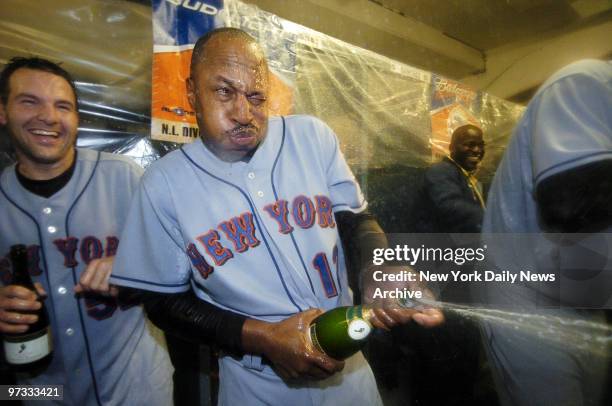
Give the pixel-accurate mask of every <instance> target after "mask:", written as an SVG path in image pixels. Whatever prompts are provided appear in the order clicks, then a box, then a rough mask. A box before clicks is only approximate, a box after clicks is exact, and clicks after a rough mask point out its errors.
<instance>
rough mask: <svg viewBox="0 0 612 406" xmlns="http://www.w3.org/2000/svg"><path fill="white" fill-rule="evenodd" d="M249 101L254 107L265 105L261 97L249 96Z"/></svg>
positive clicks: (263, 98)
mask: <svg viewBox="0 0 612 406" xmlns="http://www.w3.org/2000/svg"><path fill="white" fill-rule="evenodd" d="M249 101H250V102H251V104H252V105H254V106H260V105H262V104H263V103H265V101H266V98H265V97H262V96H249Z"/></svg>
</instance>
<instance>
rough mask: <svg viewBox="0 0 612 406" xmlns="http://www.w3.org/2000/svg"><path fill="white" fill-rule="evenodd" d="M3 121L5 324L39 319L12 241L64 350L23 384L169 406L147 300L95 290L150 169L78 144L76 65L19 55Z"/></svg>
mask: <svg viewBox="0 0 612 406" xmlns="http://www.w3.org/2000/svg"><path fill="white" fill-rule="evenodd" d="M0 96H1V102H2V103H1V104H0V124H2V125H4V126H5V127H6V129H7V130H8V133H9V135H10V138H11V141H12V144H13V146H14V149H15V153H16V156H17V163H16V164H15V165H13V166H9V167H7V168H6V169H5V170H4V171H3V173H2V176H1V178H0V218H2V222H0V277H1V279H2V283H3V286H2V287H0V331H1V332H2V333H20V332H24V331H26V330H27V325H28V324H31V323H34V322H35V320H36V317H37V316H35V315H32V314H27V311H29V310H30V311H31V310H35V309H38V308H40V306H41V305H40V302H39V301H37V300H36V299H37V297H36V295H35V294H34V293H33V292H32V291H30V290H28V289H25V288H23V287H20V286H16V285H10V281H11V264H10V262H9V261H8V259H7V255H8V253H9V249H10V247H11V246H12V245H15V244H25V245H26V246H27V249H28V254H29V266H30V269H29V272H30V274H31V275H32V278H33V280H34V281H35V282H36V283H37V284H38V288H39V291H40V292H39V293H41V294H43V295H44V296H46V298H45V303H46V306H47V309H48V312H49V318H50V324H51V329H52V333H53V342H54V349H53V350H54V352H53V359H52V361H51V363H50V364H49V365H48V366H46V367H45V368H44V369H43V370H38V371H32V372H31V373H28V374H24V375H20V376H18V380H19V382H20V383H22V384H31V385H51V384H53V385H63V396H64V398H63V402H64V404H68V405H106V404H113V405H138V404H147V405H160V406H161V405H164V406H165V405H169V404H171V402H172V400H171V399H172V398H171V395H172V380H171V373H172V368H171V366H170V363H169V360H168V356H167V353H166V351H165V349H164V348H163V346H162V345H161V344H160V342H159V340H156V339H155V338H154V337H153V335H152V334H151V332H150V330H149V328H148V327H147V325H146V324H145V318H144V315H143V311H142V308H141V307H140V306H130V305H127V304H126V303H120V302H119V301H117V299H116V298H114V297H104V296H100V295H95V294H91V293H90V292H84V291H83V287H82V286H81V282H82V283H83V284H85V285H92V284H93V285H97V284H99V283H101V282H102V281H103V280H104V279H105V278H106V277H107V275H108V274H109V273H110V269H111V265H112V258H113V256H114V255H115V252H116V250H117V246H118V242H119V239H118V237H119V231H120V227H121V225H122V224H123V223H124V222H125V213H126V211H127V207H128V203H129V201H130V197H131V196H132V192H133V190H134V189H135V188H136V185H137V184H138V182H139V179H140V176H141V169H140V167H138V166H137V165H136V164H134V163H133V162H131V161H130V160H129V159H127V158H124V157H121V156H116V155H111V154H106V153H100V152H95V151H91V150H86V149H81V148H76V147H75V140H76V137H77V132H78V122H79V119H78V110H77V107H78V99H77V94H76V91H75V87H74V84H73V82H72V79H71V77H70V75H69V74H68V72H66V71H65V70H64V69H62V68H61V67H59V66H58V65H56V64H54V63H52V62H49V61H47V60H44V59H40V58H14V59H13V60H11V62H10V63H9V64H8V65H7V66H6V67H5V69H4V70H3V71H2V74H1V75H0Z"/></svg>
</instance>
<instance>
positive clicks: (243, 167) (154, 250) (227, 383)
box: [111, 28, 442, 405]
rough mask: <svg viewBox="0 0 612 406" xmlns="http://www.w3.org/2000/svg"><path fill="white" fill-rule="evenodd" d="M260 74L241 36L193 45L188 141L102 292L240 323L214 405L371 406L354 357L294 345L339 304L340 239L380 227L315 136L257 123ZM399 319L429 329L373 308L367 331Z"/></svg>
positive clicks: (367, 378) (263, 71)
mask: <svg viewBox="0 0 612 406" xmlns="http://www.w3.org/2000/svg"><path fill="white" fill-rule="evenodd" d="M268 74H269V72H268V66H267V63H266V60H265V58H264V55H263V53H262V51H261V49H260V47H259V46H258V44H257V43H256V42H255V41H254V40H253V38H251V37H250V36H249V35H248V34H246V33H244V32H243V31H240V30H237V29H232V28H224V29H218V30H215V31H212V32H211V33H209V34H207V35H206V36H204V37H202V38H200V40H198V42H197V43H196V45H195V48H194V51H193V56H192V63H191V78H190V79H189V81H188V97H189V101H190V103H191V105H192V107H193V109H194V111H195V112H196V117H197V121H198V126H199V128H200V134H201V138H200V139H199V140H198V141H196V142H194V143H192V144H190V145H187V146H185V147H183V148H181V149H180V150H178V151H174V152H172V153H170V154H168V155H167V156H166V157H164V158H162V159H161V160H159V161H158V162H156V163H154V164H153V165H152V166H151V167H150V169H149V170H148V171H147V173H146V174H145V176H144V178H143V181H142V183H141V185H140V187H139V190H138V192H137V193H136V196H135V199H134V201H133V204H132V206H131V208H130V214H129V216H128V220H127V222H126V226H125V228H124V232H123V234H122V245H121V248H120V250H119V252H118V255H117V260H116V261H117V262H116V264H117V266H116V267H115V269H114V270H113V274H112V276H111V282H112V283H115V284H119V285H123V286H130V287H132V288H139V289H145V290H150V291H157V292H163V293H165V294H169V295H170V296H172V295H180V294H182V292H185V291H189V289H191V288H193V289H194V291H195V294H196V295H197V297H198V298H199V299H201V300H202V301H206V302H210V303H214V304H216V305H218V306H219V307H222V308H225V309H228V310H232V311H234V312H236V313H239V314H243V315H247V316H249V317H250V319H249V320H246V321H245V322H244V323H243V324H242V329H241V337H240V339H241V343H240V345H241V347H242V350H243V351H244V352H245V353H246V355H244V356H235V355H234V356H232V355H230V354H227V353H224V354H222V356H221V358H220V382H221V387H220V393H219V403H220V404H223V405H235V404H251V405H253V404H278V405H286V404H293V405H339V404H354V405H360V404H361V405H376V404H380V403H381V401H380V397H379V395H378V391H377V388H376V383H375V381H374V378H373V376H372V373H371V371H370V368H369V366H368V365H367V363H366V362H365V360H364V358H363V355H362V354H361V353H358V354H356V355H354V356H353V357H351V358H349V359H347V360H346V361H345V362H340V361H337V360H333V359H331V358H329V357H327V356H325V355H324V354H322V353H320V352H318V351H316V350H315V349H314V348H313V347H312V345H311V344H310V341H309V339H308V337H307V334H306V332H307V328H308V325H309V324H310V322H311V320H313V319H314V318H315V317H316V316H317V315H318V314H319V313H320V312H321V311H322V310H329V309H332V308H335V307H337V306H341V305H349V304H352V297H351V296H352V295H351V292H350V290H349V288H348V286H347V267H346V261H345V256H344V248H343V243H346V242H347V241H342V240H341V239H340V234H342V235H347V236H358V235H363V234H366V233H369V232H371V233H376V232H380V228H379V227H378V225H377V224H376V222H375V221H374V220H373V219H372V218H371V216H369V215H368V214H367V213H366V207H367V203H366V202H365V200H364V198H363V195H362V194H361V191H360V189H359V185H358V184H357V183H356V181H355V178H354V176H353V174H352V173H351V171H350V169H349V168H348V165H347V164H346V162H345V160H344V157H343V155H342V153H341V152H340V149H339V145H338V141H337V139H336V137H335V135H334V134H333V132H332V131H331V129H330V128H329V127H327V126H326V125H325V124H324V123H322V122H321V121H319V120H316V119H314V118H312V117H307V116H290V117H276V118H270V119H269V118H268V111H267V97H268ZM347 254H348V253H347ZM409 320H415V321H417V322H419V323H421V324H423V325H434V324H438V323H440V322H441V320H442V316H441V313H440V312H439V311H437V310H433V309H429V310H427V311H423V312H415V311H413V310H412V311H410V310H405V309H403V310H401V309H391V308H388V309H382V308H380V309H376V310H375V317H374V319H373V323H374V325H375V326H379V327H389V326H392V325H395V324H397V323H405V322H408V321H409ZM186 328H187V326H186ZM193 333H194V335H197V329H196V330H195V331H193Z"/></svg>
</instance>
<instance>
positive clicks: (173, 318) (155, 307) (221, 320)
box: [118, 287, 247, 354]
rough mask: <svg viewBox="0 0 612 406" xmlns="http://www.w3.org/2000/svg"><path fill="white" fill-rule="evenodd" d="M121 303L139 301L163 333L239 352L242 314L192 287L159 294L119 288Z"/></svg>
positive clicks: (227, 350) (240, 348)
mask: <svg viewBox="0 0 612 406" xmlns="http://www.w3.org/2000/svg"><path fill="white" fill-rule="evenodd" d="M118 299H119V302H120V303H142V304H143V305H144V307H145V311H146V313H147V316H148V317H149V319H150V320H151V321H152V322H153V324H155V325H156V326H157V327H159V328H160V329H162V330H163V331H164V332H165V333H167V334H170V335H174V336H176V337H179V338H181V339H183V340H186V341H190V342H194V343H201V344H215V345H217V346H218V347H219V348H221V349H222V350H224V351H226V352H228V353H231V354H242V353H243V351H242V326H243V324H244V322H245V321H246V319H247V318H246V317H245V316H241V315H239V314H236V313H233V312H231V311H229V310H224V309H221V308H219V307H216V306H214V305H212V304H210V303H208V302H206V301H204V300H202V299H200V298H198V297H197V296H196V295H195V293H194V292H193V290H188V291H186V292H182V293H159V292H151V291H146V290H140V289H133V288H125V287H122V288H120V290H119V297H118Z"/></svg>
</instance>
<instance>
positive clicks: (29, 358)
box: [4, 328, 52, 365]
mask: <svg viewBox="0 0 612 406" xmlns="http://www.w3.org/2000/svg"><path fill="white" fill-rule="evenodd" d="M8 340H9V338H8V337H5V338H4V353H5V354H6V361H7V362H8V363H10V364H13V365H23V364H29V363H31V362H34V361H38V360H39V359H41V358H44V357H45V356H47V355H48V354H49V353H50V352H51V349H52V345H51V334H50V332H49V329H48V328H47V329H45V330H42V331H38V332H36V333H34V334H28V335H24V336H21V337H10V340H11V341H8ZM18 340H19V341H18Z"/></svg>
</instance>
